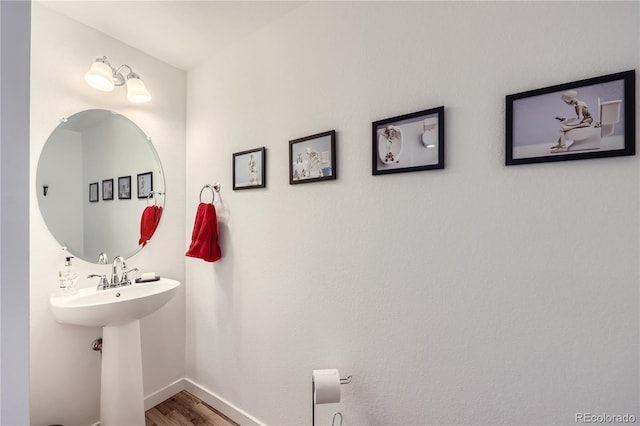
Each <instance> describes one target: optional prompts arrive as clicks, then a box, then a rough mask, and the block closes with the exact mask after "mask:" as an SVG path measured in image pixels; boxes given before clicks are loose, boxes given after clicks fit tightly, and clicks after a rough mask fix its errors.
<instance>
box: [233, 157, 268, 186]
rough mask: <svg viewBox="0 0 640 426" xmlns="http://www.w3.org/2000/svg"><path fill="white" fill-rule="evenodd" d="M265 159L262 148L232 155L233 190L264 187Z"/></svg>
mask: <svg viewBox="0 0 640 426" xmlns="http://www.w3.org/2000/svg"><path fill="white" fill-rule="evenodd" d="M265 158H266V149H265V148H264V147H262V148H256V149H250V150H248V151H242V152H236V153H235V154H233V189H234V190H236V189H252V188H264V187H266V179H265V176H266V173H265V172H266V169H265V165H266V159H265Z"/></svg>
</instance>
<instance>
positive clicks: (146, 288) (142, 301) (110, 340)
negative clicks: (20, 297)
mask: <svg viewBox="0 0 640 426" xmlns="http://www.w3.org/2000/svg"><path fill="white" fill-rule="evenodd" d="M179 286H180V283H179V282H178V281H175V280H170V279H166V278H161V279H160V280H159V281H152V282H148V283H138V284H132V285H130V286H124V287H117V288H112V289H108V290H96V289H94V288H83V289H81V290H80V291H79V292H78V294H74V295H68V296H60V295H52V296H51V298H50V299H49V303H50V305H51V310H52V312H53V315H54V317H55V318H56V321H58V322H60V323H62V324H73V325H80V326H86V327H102V330H103V333H102V342H103V346H102V372H101V380H102V381H101V388H100V426H123V425H127V426H138V425H139V426H144V424H145V420H144V391H143V389H142V354H141V349H140V318H143V317H145V316H147V315H149V314H150V313H152V312H154V311H156V310H158V309H160V308H161V307H162V306H164V305H165V304H166V303H167V302H169V300H171V299H172V298H173V296H174V295H175V293H176V292H177V290H178V287H179Z"/></svg>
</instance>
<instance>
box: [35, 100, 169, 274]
mask: <svg viewBox="0 0 640 426" xmlns="http://www.w3.org/2000/svg"><path fill="white" fill-rule="evenodd" d="M36 191H37V194H38V204H39V205H40V212H41V213H42V216H43V218H44V221H45V223H46V224H47V227H48V228H49V231H50V232H51V234H53V236H54V238H55V239H56V240H57V241H58V242H59V243H60V245H62V246H63V247H66V248H67V251H68V252H69V253H71V254H72V255H73V256H75V257H77V258H80V259H83V260H86V261H87V262H93V263H97V262H98V261H99V257H100V255H101V253H105V254H106V255H107V256H108V258H109V259H110V260H111V259H113V258H114V257H116V256H124V257H125V258H128V257H131V256H133V255H134V254H135V253H137V252H138V251H139V250H140V249H141V248H142V247H143V245H144V244H146V241H147V240H148V239H149V238H150V237H151V236H152V234H153V232H154V231H155V228H156V226H157V224H158V222H159V218H160V214H159V213H161V211H162V208H163V207H164V194H165V181H164V174H163V172H162V164H161V163H160V159H159V158H158V154H157V152H156V150H155V149H154V147H153V145H152V144H151V141H150V140H149V138H148V137H147V136H146V135H145V134H144V132H143V131H142V130H141V129H140V128H139V127H138V126H137V125H136V124H135V123H134V122H132V121H131V120H129V119H128V118H126V117H124V116H123V115H120V114H117V113H113V112H111V111H106V110H100V109H93V110H87V111H82V112H79V113H77V114H74V115H72V116H71V117H69V118H67V119H64V120H62V122H61V123H60V124H59V125H58V127H56V128H55V129H54V131H53V132H52V133H51V135H50V136H49V138H48V139H47V142H46V143H45V145H44V147H43V149H42V153H41V154H40V160H39V161H38V170H37V174H36ZM147 207H149V208H147ZM151 210H155V213H154V214H153V215H149V213H151V212H150V211H151ZM143 216H144V221H143ZM151 218H155V219H156V220H155V222H154V220H153V219H151ZM149 220H151V222H154V223H150V222H149ZM141 232H142V233H143V234H144V235H141Z"/></svg>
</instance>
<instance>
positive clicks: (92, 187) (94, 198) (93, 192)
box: [89, 182, 98, 203]
mask: <svg viewBox="0 0 640 426" xmlns="http://www.w3.org/2000/svg"><path fill="white" fill-rule="evenodd" d="M89 202H90V203H97V202H98V182H93V183H90V184H89Z"/></svg>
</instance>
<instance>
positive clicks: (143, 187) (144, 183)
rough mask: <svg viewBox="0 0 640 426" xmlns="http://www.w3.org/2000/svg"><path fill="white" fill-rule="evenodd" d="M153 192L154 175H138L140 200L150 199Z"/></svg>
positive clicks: (150, 173)
mask: <svg viewBox="0 0 640 426" xmlns="http://www.w3.org/2000/svg"><path fill="white" fill-rule="evenodd" d="M151 191H153V173H152V172H147V173H140V174H138V198H149V195H150V194H151Z"/></svg>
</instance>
